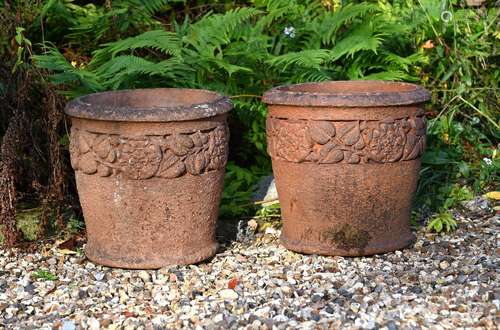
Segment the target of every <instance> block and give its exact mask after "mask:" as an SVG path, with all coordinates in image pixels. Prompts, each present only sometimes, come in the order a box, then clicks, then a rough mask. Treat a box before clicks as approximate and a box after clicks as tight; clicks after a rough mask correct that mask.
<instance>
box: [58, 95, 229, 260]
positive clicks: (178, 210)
mask: <svg viewBox="0 0 500 330" xmlns="http://www.w3.org/2000/svg"><path fill="white" fill-rule="evenodd" d="M230 109H231V104H230V102H229V100H228V99H227V98H225V97H222V96H220V95H219V94H217V93H213V92H209V91H203V90H191V89H149V90H147V89H146V90H131V91H118V92H107V93H98V94H91V95H87V96H84V97H81V98H79V99H76V100H74V101H72V102H71V103H69V104H68V105H67V107H66V113H67V114H68V115H69V116H71V119H72V128H71V143H70V153H71V164H72V167H73V169H74V170H75V173H76V183H77V188H78V194H79V197H80V203H81V205H82V209H83V215H84V218H85V224H86V228H87V236H88V242H87V246H86V249H85V252H86V254H87V257H88V258H89V259H90V260H92V261H95V262H96V263H99V264H103V265H107V266H112V267H123V268H159V267H162V266H165V265H169V264H189V263H195V262H198V261H201V260H204V259H206V258H208V257H210V256H212V255H213V254H214V253H215V251H216V248H217V243H216V240H215V225H216V220H217V216H218V208H219V202H220V196H221V192H222V188H223V178H224V170H225V165H226V160H227V153H228V146H227V143H228V138H229V136H228V128H227V124H226V116H227V112H228V111H229V110H230Z"/></svg>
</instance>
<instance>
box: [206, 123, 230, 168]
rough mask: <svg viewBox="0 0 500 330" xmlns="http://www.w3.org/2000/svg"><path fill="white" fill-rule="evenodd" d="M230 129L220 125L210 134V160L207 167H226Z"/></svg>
mask: <svg viewBox="0 0 500 330" xmlns="http://www.w3.org/2000/svg"><path fill="white" fill-rule="evenodd" d="M228 134H229V132H228V130H227V129H226V127H225V126H219V127H217V128H216V129H215V130H214V131H212V132H211V133H210V134H209V136H208V155H209V159H210V161H209V162H208V165H207V169H209V170H217V169H221V168H224V166H226V163H227V154H228V148H227V137H228Z"/></svg>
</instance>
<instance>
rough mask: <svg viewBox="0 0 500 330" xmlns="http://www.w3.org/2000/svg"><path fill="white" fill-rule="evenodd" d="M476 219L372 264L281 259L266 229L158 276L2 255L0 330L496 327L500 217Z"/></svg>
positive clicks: (62, 258) (51, 254) (73, 258)
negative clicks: (205, 258)
mask: <svg viewBox="0 0 500 330" xmlns="http://www.w3.org/2000/svg"><path fill="white" fill-rule="evenodd" d="M473 218H474V219H470V218H466V217H463V216H458V215H457V221H458V222H459V230H458V231H456V232H454V233H452V234H450V235H441V236H438V235H434V234H429V233H426V232H425V231H424V230H420V231H419V232H418V233H417V241H416V243H415V245H414V246H413V247H412V248H411V249H407V250H404V251H397V252H395V253H389V254H386V255H380V256H374V257H370V258H342V257H320V256H303V255H300V254H296V253H293V252H289V251H287V250H285V249H284V248H283V247H281V246H280V245H279V243H278V240H277V237H278V235H279V230H278V229H273V228H272V227H270V228H268V229H266V231H265V232H264V233H258V234H255V235H254V234H252V232H251V230H247V234H246V235H241V234H240V235H239V236H238V237H239V239H238V241H233V242H229V243H227V244H225V245H223V246H222V247H221V250H220V252H219V253H218V254H217V255H216V256H215V257H214V258H213V259H212V260H210V261H208V262H206V263H202V264H199V265H195V266H176V267H169V268H163V269H160V270H157V271H130V270H118V269H110V268H107V267H101V266H97V265H95V264H93V263H91V262H89V261H87V260H86V259H85V258H84V257H82V256H79V255H68V254H67V253H68V251H64V250H62V251H61V250H59V249H57V248H52V249H45V251H44V252H39V253H30V254H26V253H22V254H19V256H18V257H15V252H16V251H6V250H0V328H1V327H2V326H1V325H2V324H3V327H5V328H9V329H10V328H13V329H14V328H17V329H25V328H28V329H32V328H47V329H64V330H71V329H78V328H90V329H98V328H109V329H115V328H125V329H136V328H141V329H156V328H198V329H202V328H207V329H216V328H217V329H218V328H249V329H268V328H269V329H271V328H272V329H284V328H302V329H327V328H328V329H332V328H334V329H337V328H349V329H355V328H363V329H377V328H378V329H417V328H432V329H451V328H461V327H465V328H489V329H497V328H498V320H499V319H498V318H499V307H500V306H499V304H500V290H499V287H498V283H499V282H498V273H499V269H500V267H499V258H498V256H499V252H500V249H499V244H498V243H499V238H500V235H499V233H500V232H499V231H498V229H499V226H500V217H499V216H498V215H496V216H493V215H491V214H490V215H489V216H487V215H486V216H485V215H483V216H475V217H473ZM42 269H43V270H47V271H48V272H49V273H50V274H53V275H56V276H57V279H54V280H49V279H48V278H49V277H50V274H48V273H47V274H45V275H43V274H41V273H40V270H42ZM36 272H38V274H39V275H42V277H44V278H36V277H37V276H36V275H34V274H35V273H36Z"/></svg>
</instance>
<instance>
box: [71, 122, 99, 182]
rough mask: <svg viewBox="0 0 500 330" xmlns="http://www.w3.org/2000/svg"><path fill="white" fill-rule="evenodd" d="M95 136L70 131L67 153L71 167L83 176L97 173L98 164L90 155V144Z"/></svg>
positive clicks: (77, 130)
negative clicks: (68, 153)
mask: <svg viewBox="0 0 500 330" xmlns="http://www.w3.org/2000/svg"><path fill="white" fill-rule="evenodd" d="M94 139H95V134H92V133H90V132H86V131H80V130H79V129H76V128H72V129H71V137H70V146H69V151H70V155H71V167H73V169H74V170H80V171H82V172H83V173H85V174H94V173H96V172H97V167H98V165H99V164H98V163H97V161H96V160H95V157H94V155H93V154H92V152H91V150H92V143H93V141H94Z"/></svg>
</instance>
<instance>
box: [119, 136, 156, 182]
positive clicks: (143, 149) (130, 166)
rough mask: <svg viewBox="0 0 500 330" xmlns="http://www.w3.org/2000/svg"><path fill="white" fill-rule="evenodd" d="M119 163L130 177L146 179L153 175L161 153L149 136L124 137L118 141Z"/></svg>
mask: <svg viewBox="0 0 500 330" xmlns="http://www.w3.org/2000/svg"><path fill="white" fill-rule="evenodd" d="M120 142H121V143H120V146H119V150H120V154H119V164H120V168H121V170H122V172H123V173H124V174H125V175H126V176H127V177H128V178H130V179H135V180H138V179H148V178H151V177H152V176H154V175H155V173H156V171H157V170H158V167H159V165H160V161H161V159H162V154H161V150H160V147H159V146H157V145H155V144H153V143H151V141H150V139H149V138H138V139H124V140H122V141H120Z"/></svg>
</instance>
